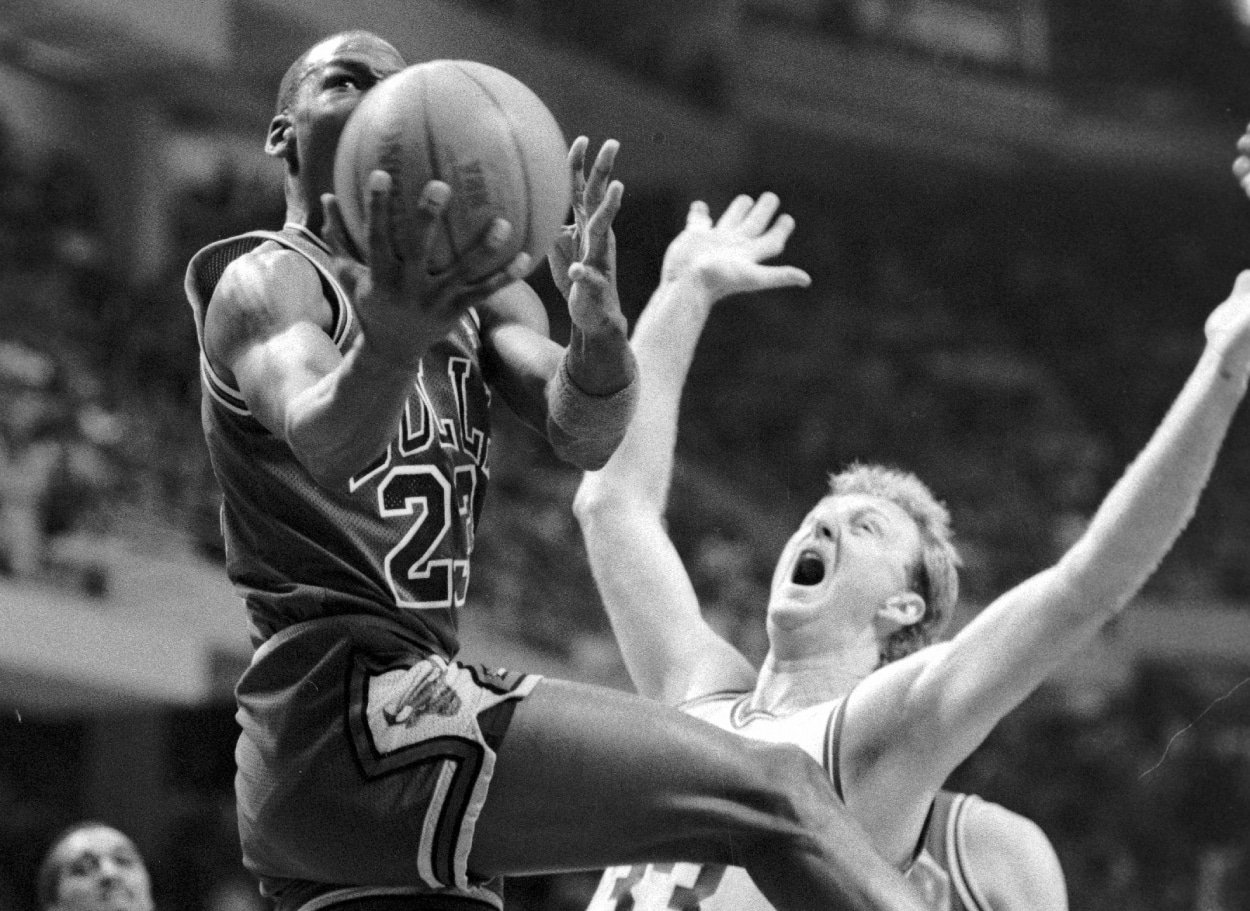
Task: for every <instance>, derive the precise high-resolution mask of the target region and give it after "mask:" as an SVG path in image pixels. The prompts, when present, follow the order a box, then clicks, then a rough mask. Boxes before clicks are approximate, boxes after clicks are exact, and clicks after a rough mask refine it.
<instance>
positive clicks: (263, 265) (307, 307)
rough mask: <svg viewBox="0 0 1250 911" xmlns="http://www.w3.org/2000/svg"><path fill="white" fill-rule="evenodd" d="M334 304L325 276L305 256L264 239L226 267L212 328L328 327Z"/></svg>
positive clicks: (212, 312) (213, 306)
mask: <svg viewBox="0 0 1250 911" xmlns="http://www.w3.org/2000/svg"><path fill="white" fill-rule="evenodd" d="M331 312H332V310H331V305H330V302H329V301H328V300H327V298H326V295H325V294H324V293H323V289H322V279H321V274H320V273H319V272H318V270H317V268H316V266H315V265H314V264H313V263H312V261H311V260H309V259H308V258H307V257H306V256H304V255H303V254H302V253H300V252H298V251H296V250H293V249H291V248H290V247H287V246H284V245H282V244H280V243H278V242H276V241H273V240H265V241H263V242H262V243H260V244H258V245H257V246H255V247H253V248H252V249H250V250H247V251H246V252H243V253H240V254H239V255H238V256H236V257H235V258H234V259H232V260H230V262H229V263H228V264H226V265H225V267H224V268H223V269H222V272H221V277H220V278H219V279H218V280H217V283H216V285H215V287H214V288H213V292H212V297H211V299H210V305H209V319H208V322H209V324H210V325H212V324H216V325H217V326H223V325H224V326H228V327H230V332H229V334H234V333H235V332H242V333H243V334H244V335H248V334H252V333H254V332H263V331H265V329H266V328H269V327H274V326H284V325H289V324H291V323H294V322H300V321H309V322H313V323H316V324H317V325H322V326H324V325H328V324H329V321H330V319H331Z"/></svg>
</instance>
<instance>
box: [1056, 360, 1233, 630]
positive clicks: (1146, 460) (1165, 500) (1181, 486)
mask: <svg viewBox="0 0 1250 911" xmlns="http://www.w3.org/2000/svg"><path fill="white" fill-rule="evenodd" d="M1246 376H1247V365H1246V364H1245V363H1243V362H1241V359H1240V358H1239V357H1232V356H1230V355H1228V354H1226V353H1224V352H1223V351H1222V350H1221V349H1220V348H1218V347H1214V346H1208V347H1207V349H1206V350H1205V351H1204V352H1203V354H1202V357H1201V358H1200V360H1199V362H1198V365H1197V366H1196V367H1195V368H1194V371H1193V373H1192V374H1191V375H1190V377H1189V380H1188V381H1187V382H1186V384H1185V386H1184V388H1183V389H1182V390H1181V392H1180V394H1179V395H1178V397H1177V399H1176V401H1175V402H1174V404H1173V405H1172V408H1171V409H1170V410H1169V412H1168V414H1167V416H1166V417H1165V418H1164V420H1163V422H1162V423H1161V424H1160V425H1159V428H1158V429H1157V430H1156V431H1155V434H1154V436H1153V437H1151V439H1150V442H1149V443H1148V444H1147V445H1146V447H1145V449H1143V450H1142V452H1141V454H1140V455H1138V457H1137V458H1136V459H1135V460H1134V462H1133V463H1132V465H1130V466H1129V468H1128V470H1127V471H1126V472H1125V473H1124V476H1123V477H1122V478H1121V479H1120V480H1119V482H1117V483H1116V485H1115V487H1113V488H1112V490H1111V492H1110V493H1109V494H1108V495H1107V498H1106V499H1105V500H1104V501H1103V504H1102V506H1101V507H1100V508H1099V509H1098V512H1097V513H1096V514H1095V516H1094V518H1093V520H1092V522H1091V524H1090V527H1089V529H1088V530H1087V532H1086V533H1085V534H1084V535H1083V536H1082V538H1081V540H1080V541H1079V542H1078V543H1077V544H1076V546H1075V547H1074V548H1073V549H1072V550H1071V551H1070V552H1069V554H1068V555H1067V556H1065V558H1064V559H1063V561H1062V562H1061V563H1060V568H1061V571H1062V572H1063V573H1064V574H1066V575H1069V577H1070V578H1071V579H1072V580H1074V581H1075V582H1076V583H1077V585H1078V587H1079V589H1080V590H1081V591H1083V592H1085V593H1086V594H1087V596H1088V598H1089V602H1088V603H1090V604H1091V605H1094V606H1097V605H1102V606H1105V607H1106V608H1108V609H1111V610H1115V609H1118V608H1119V607H1121V606H1123V605H1124V603H1126V602H1127V601H1128V599H1129V598H1131V597H1132V596H1133V595H1134V594H1135V593H1136V592H1137V590H1138V589H1139V588H1140V587H1141V585H1142V584H1143V583H1144V582H1145V581H1146V579H1147V578H1148V577H1149V575H1150V574H1151V573H1152V572H1153V571H1154V569H1155V567H1157V566H1158V564H1159V562H1160V561H1161V560H1162V559H1163V557H1164V556H1165V555H1166V554H1167V552H1168V550H1169V549H1170V548H1171V546H1172V544H1173V542H1174V541H1175V540H1176V538H1177V536H1178V535H1179V534H1180V533H1181V531H1183V530H1184V528H1185V526H1186V525H1187V524H1188V522H1189V519H1190V517H1191V516H1192V515H1193V512H1194V509H1195V508H1196V506H1197V503H1198V498H1199V496H1200V494H1201V493H1202V489H1203V487H1204V486H1205V485H1206V482H1207V479H1208V477H1209V476H1210V473H1211V469H1212V467H1213V465H1214V463H1215V459H1216V456H1217V454H1218V453H1219V449H1220V446H1221V444H1222V443H1223V440H1224V436H1225V434H1226V432H1227V430H1228V426H1229V423H1230V422H1231V421H1232V418H1233V416H1234V414H1235V413H1236V411H1237V408H1238V405H1239V403H1240V402H1241V400H1242V398H1243V396H1244V394H1245V390H1246Z"/></svg>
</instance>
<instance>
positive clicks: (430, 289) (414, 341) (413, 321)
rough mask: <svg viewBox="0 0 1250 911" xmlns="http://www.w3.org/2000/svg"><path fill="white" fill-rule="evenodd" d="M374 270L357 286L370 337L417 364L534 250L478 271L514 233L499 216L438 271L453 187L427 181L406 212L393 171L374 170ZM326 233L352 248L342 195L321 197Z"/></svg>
mask: <svg viewBox="0 0 1250 911" xmlns="http://www.w3.org/2000/svg"><path fill="white" fill-rule="evenodd" d="M368 189H369V225H368V237H369V250H368V259H369V268H368V269H367V270H366V272H365V273H364V274H363V275H362V276H361V277H360V279H359V281H358V282H357V284H356V294H355V298H354V299H355V303H356V315H357V317H358V318H359V319H360V325H361V331H362V332H363V333H364V336H365V340H366V341H367V342H368V343H369V345H370V347H371V348H373V349H374V350H375V351H377V352H378V354H379V355H380V356H381V357H383V358H384V359H385V360H386V361H387V362H389V363H391V364H393V365H395V366H402V367H405V368H406V369H412V370H415V369H416V368H417V366H418V364H419V363H420V360H421V357H422V355H423V354H424V353H425V351H426V349H427V348H429V346H430V345H431V344H433V343H434V342H436V341H438V340H439V339H441V338H442V337H443V336H445V335H446V334H447V333H448V332H449V331H451V329H452V327H453V326H454V325H455V323H456V320H458V319H459V318H460V316H461V315H462V314H463V313H464V312H465V311H466V310H468V309H469V308H470V307H471V306H473V305H474V304H477V303H480V302H481V301H483V300H485V299H486V298H487V297H490V295H492V294H494V293H495V292H496V291H498V290H499V289H500V288H502V287H504V286H505V285H508V284H510V283H512V282H514V281H517V280H518V279H520V278H521V277H523V276H524V275H525V274H526V273H527V272H528V271H529V265H530V263H529V256H528V255H527V254H525V253H518V254H517V255H516V257H515V258H513V260H512V261H511V262H509V263H508V265H507V266H505V267H504V268H502V269H497V270H495V271H493V272H489V273H487V274H486V276H485V277H484V278H475V277H474V276H480V275H482V274H483V272H484V270H485V269H486V268H487V267H488V265H489V263H490V262H491V261H492V260H494V259H496V258H497V256H498V251H499V249H500V248H501V247H503V246H504V245H505V244H506V243H507V242H508V238H509V237H510V236H511V234H512V226H511V225H510V224H508V222H506V221H504V220H503V219H495V221H494V222H493V223H491V224H490V225H488V226H487V227H486V229H485V230H484V231H483V233H482V236H481V237H479V238H478V241H477V243H475V244H474V245H473V246H472V247H470V248H469V249H468V250H466V251H465V252H464V253H463V254H462V255H461V256H459V257H457V258H456V259H455V260H454V261H453V262H452V263H451V265H450V266H448V267H447V268H446V269H443V270H442V271H439V272H432V271H431V269H430V262H431V258H432V257H431V254H432V252H433V249H434V241H435V237H436V235H437V232H438V230H439V220H440V218H441V216H442V214H443V210H444V209H445V208H446V207H447V203H448V202H449V201H450V199H451V187H449V186H448V185H447V184H446V183H443V182H442V181H438V180H432V181H430V182H429V183H428V184H426V186H425V188H424V189H423V191H422V193H421V196H420V198H419V199H418V202H417V206H416V209H417V211H416V212H412V213H409V212H407V211H405V209H406V207H405V206H404V205H403V200H402V199H401V197H400V194H399V193H398V192H395V189H394V183H393V180H392V178H391V175H390V174H388V173H387V172H385V171H374V172H373V173H372V174H370V175H369V184H368ZM322 204H323V206H324V207H325V222H326V235H327V238H330V239H331V245H332V246H335V247H337V248H338V249H340V250H346V249H348V247H347V245H346V241H345V239H346V237H347V232H346V229H345V228H344V226H343V218H342V214H341V212H340V211H339V206H338V200H337V199H335V197H334V195H333V194H326V195H325V196H323V197H322Z"/></svg>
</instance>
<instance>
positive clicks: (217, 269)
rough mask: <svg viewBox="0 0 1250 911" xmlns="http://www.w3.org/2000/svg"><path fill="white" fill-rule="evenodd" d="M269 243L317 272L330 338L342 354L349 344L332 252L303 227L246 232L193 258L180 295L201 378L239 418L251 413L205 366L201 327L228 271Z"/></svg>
mask: <svg viewBox="0 0 1250 911" xmlns="http://www.w3.org/2000/svg"><path fill="white" fill-rule="evenodd" d="M270 242H272V243H276V244H279V245H280V246H283V247H285V248H286V249H288V250H291V251H293V252H295V253H298V254H299V255H300V256H302V257H303V258H304V259H305V260H307V261H308V262H309V263H310V264H312V266H313V268H314V269H316V270H317V275H318V278H319V279H320V281H321V290H322V294H323V295H324V297H325V299H326V301H327V302H328V303H329V305H330V309H331V325H330V327H329V335H330V338H331V340H332V341H333V342H334V344H335V345H336V346H337V347H339V348H340V350H341V349H342V348H343V345H344V344H345V342H346V341H347V339H348V338H349V331H350V330H351V327H352V322H353V315H352V306H351V301H350V299H349V298H348V296H347V292H346V291H345V290H344V289H343V286H342V284H341V283H340V282H339V280H338V278H337V277H336V276H335V274H334V270H333V269H332V268H331V263H332V260H333V256H332V254H331V253H330V249H329V248H328V247H327V246H326V245H325V244H324V243H322V241H321V240H320V238H318V237H317V236H316V235H315V234H313V233H312V232H311V231H309V230H308V229H307V228H305V227H304V226H303V225H296V224H293V223H289V224H287V225H285V226H283V229H282V230H281V231H263V230H261V231H249V232H247V233H246V234H239V235H236V236H234V237H227V238H225V239H224V240H219V241H215V242H213V243H211V244H209V245H208V246H206V247H204V248H203V249H201V250H200V251H199V252H198V253H196V254H195V256H193V257H192V258H191V261H190V262H189V263H188V264H187V272H186V277H185V280H184V289H185V291H186V295H187V300H188V302H189V303H190V304H191V310H192V312H193V313H194V316H195V331H196V337H197V339H198V341H199V348H200V370H201V374H202V376H203V379H204V383H205V388H206V389H208V390H209V392H210V393H211V394H212V395H213V397H214V398H215V399H217V401H218V402H219V403H221V404H222V405H223V406H224V407H226V408H227V409H229V410H230V411H233V412H235V413H236V414H241V415H246V414H248V413H249V412H248V409H247V404H246V403H245V402H244V401H243V397H242V395H241V394H240V393H239V391H238V390H237V389H235V388H234V386H233V385H231V384H230V383H227V382H225V381H224V380H223V379H222V378H221V377H220V376H219V375H218V373H217V372H216V371H215V370H214V369H213V367H212V365H211V364H210V363H209V360H208V354H207V352H206V350H205V347H204V321H205V318H206V315H207V313H208V306H209V303H210V302H211V301H212V299H213V293H214V292H215V291H216V290H217V285H218V283H219V282H220V281H221V277H222V276H223V275H224V274H225V272H226V269H227V268H228V267H229V265H230V264H231V263H232V262H234V261H235V260H236V259H238V258H239V257H241V256H245V255H246V254H248V253H251V252H252V251H253V250H255V249H256V248H257V247H259V246H261V245H262V244H265V243H270Z"/></svg>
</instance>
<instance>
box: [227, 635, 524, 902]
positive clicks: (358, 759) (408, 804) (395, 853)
mask: <svg viewBox="0 0 1250 911" xmlns="http://www.w3.org/2000/svg"><path fill="white" fill-rule="evenodd" d="M539 679H540V678H538V677H537V676H534V675H530V674H519V673H514V672H510V671H507V670H503V669H492V668H486V667H483V666H477V665H466V664H461V663H459V662H456V661H448V660H446V659H444V658H443V657H442V656H440V655H435V654H431V653H430V652H429V651H428V649H424V648H422V647H421V646H420V645H419V644H417V643H415V642H414V641H413V640H412V639H411V638H409V637H408V636H407V635H406V634H405V633H404V631H403V630H402V629H400V628H398V627H393V626H391V625H390V624H387V623H385V622H380V621H377V620H374V619H366V618H361V617H345V618H332V619H324V620H315V621H309V622H307V623H302V624H297V625H296V626H293V627H290V628H288V629H285V630H283V631H282V632H281V633H279V634H278V635H276V636H274V637H273V638H272V639H270V640H269V641H268V642H266V643H265V644H264V645H263V646H262V647H261V648H260V649H258V650H257V653H256V655H255V657H254V658H253V660H252V664H251V666H250V667H249V668H248V670H247V671H246V672H245V673H244V675H243V677H242V679H241V680H240V681H239V685H238V687H237V691H236V692H237V696H238V706H239V710H238V716H237V717H238V721H239V724H240V726H241V728H242V731H241V733H240V736H239V741H238V746H237V748H236V750H235V758H236V762H237V766H238V771H237V775H236V778H235V792H236V797H237V800H238V814H239V834H240V838H241V841H242V845H243V859H244V863H245V864H246V865H247V867H248V868H249V869H250V870H251V871H252V872H253V873H255V874H256V875H257V876H258V877H259V878H260V881H261V888H262V891H264V892H265V893H266V894H267V895H269V896H271V897H273V898H274V899H275V900H276V901H277V905H278V908H279V911H319V909H325V908H331V907H336V906H338V905H340V904H342V903H344V902H347V903H348V905H347V906H348V907H357V906H359V907H361V908H365V907H370V906H371V905H372V903H373V902H372V901H370V900H367V899H371V898H376V899H377V900H383V901H384V902H390V901H398V900H402V899H403V898H404V897H405V896H414V897H415V896H418V895H420V896H424V897H425V900H423V901H422V902H421V906H422V907H423V908H424V907H426V906H427V904H428V902H429V901H438V902H441V903H440V904H438V907H439V908H442V907H443V906H444V905H446V907H448V908H449V909H451V908H456V909H458V908H469V907H473V906H477V907H484V906H489V907H492V908H501V907H502V898H501V894H502V883H500V882H498V881H494V880H489V881H488V880H481V879H478V878H475V877H473V875H472V874H471V873H470V871H469V870H468V857H469V851H470V848H471V847H472V844H473V830H474V826H475V824H476V822H477V819H478V815H479V814H480V813H481V810H482V805H483V804H484V803H485V800H486V794H487V789H488V787H489V785H490V780H491V775H492V772H493V770H494V766H495V756H496V753H497V751H498V749H499V746H500V744H501V743H502V741H503V737H504V735H505V733H506V731H507V728H508V724H509V722H510V721H511V718H512V711H513V709H514V708H515V706H516V704H517V702H518V701H519V700H521V699H523V698H524V697H525V696H527V695H528V694H529V693H530V692H531V691H532V690H533V688H534V686H535V685H536V684H537V683H538V681H539ZM360 902H363V904H358V903H360ZM388 906H389V905H388ZM431 907H432V906H431Z"/></svg>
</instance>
